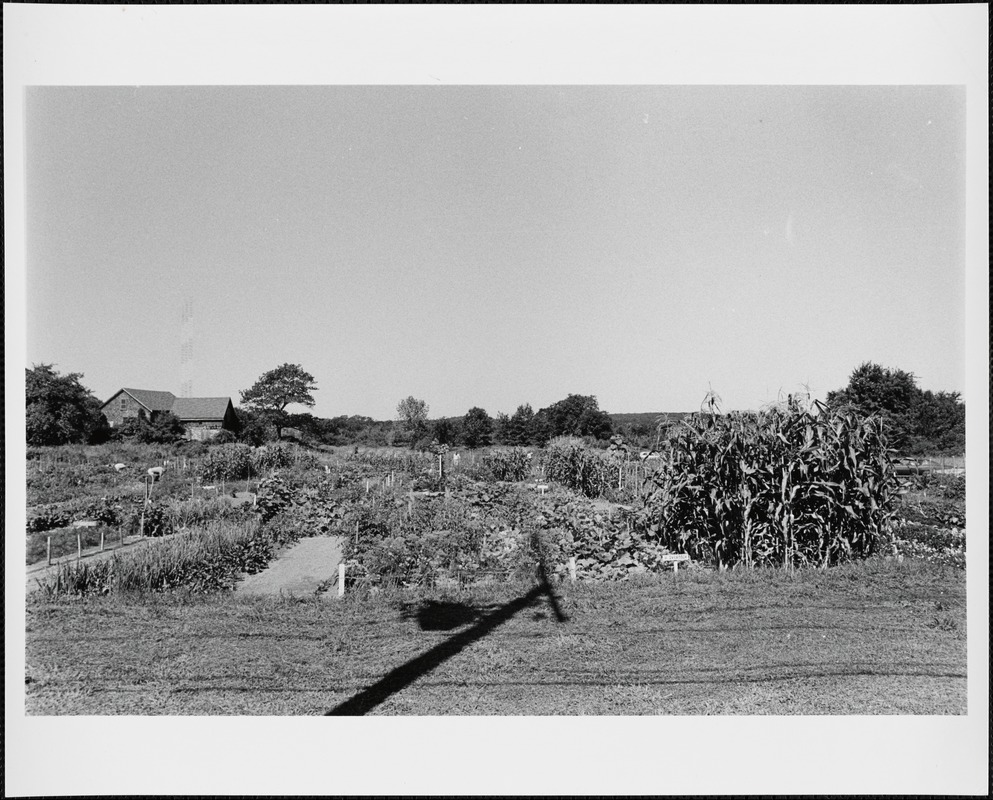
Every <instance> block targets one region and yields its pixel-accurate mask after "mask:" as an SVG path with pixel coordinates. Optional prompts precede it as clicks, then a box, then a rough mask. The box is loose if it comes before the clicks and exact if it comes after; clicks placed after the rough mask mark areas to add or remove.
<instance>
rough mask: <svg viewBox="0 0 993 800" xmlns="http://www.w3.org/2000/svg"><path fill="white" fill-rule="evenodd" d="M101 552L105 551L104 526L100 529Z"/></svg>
mask: <svg viewBox="0 0 993 800" xmlns="http://www.w3.org/2000/svg"><path fill="white" fill-rule="evenodd" d="M100 552H101V553H102V552H103V528H101V529H100Z"/></svg>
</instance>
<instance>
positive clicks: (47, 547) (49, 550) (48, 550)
mask: <svg viewBox="0 0 993 800" xmlns="http://www.w3.org/2000/svg"><path fill="white" fill-rule="evenodd" d="M45 556H46V558H47V559H48V563H49V564H51V563H52V537H51V536H49V537H48V544H47V545H45Z"/></svg>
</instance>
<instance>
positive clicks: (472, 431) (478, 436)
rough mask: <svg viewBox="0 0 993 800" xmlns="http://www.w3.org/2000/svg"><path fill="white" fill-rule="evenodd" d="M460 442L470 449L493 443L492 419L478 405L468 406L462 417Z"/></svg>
mask: <svg viewBox="0 0 993 800" xmlns="http://www.w3.org/2000/svg"><path fill="white" fill-rule="evenodd" d="M462 443H463V444H464V445H465V446H466V447H468V448H470V449H475V448H477V447H487V446H488V445H490V444H492V443H493V420H492V419H491V418H490V415H489V414H487V413H486V411H484V410H483V409H481V408H479V407H478V406H477V407H473V408H470V409H469V410H468V411H467V412H466V415H465V416H464V417H463V418H462Z"/></svg>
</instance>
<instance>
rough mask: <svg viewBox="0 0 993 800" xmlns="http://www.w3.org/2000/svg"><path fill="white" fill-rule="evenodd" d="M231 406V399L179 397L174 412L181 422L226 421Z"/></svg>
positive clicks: (172, 409)
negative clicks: (201, 420) (198, 420)
mask: <svg viewBox="0 0 993 800" xmlns="http://www.w3.org/2000/svg"><path fill="white" fill-rule="evenodd" d="M230 404H231V398H230V397H177V398H175V400H174V401H173V404H172V408H170V409H169V410H170V411H172V413H173V414H175V415H176V416H177V417H179V419H180V420H181V421H183V420H192V419H218V420H219V419H224V415H225V414H226V413H227V411H228V406H229V405H230Z"/></svg>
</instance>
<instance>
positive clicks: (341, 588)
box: [338, 561, 345, 597]
mask: <svg viewBox="0 0 993 800" xmlns="http://www.w3.org/2000/svg"><path fill="white" fill-rule="evenodd" d="M344 596H345V562H344V561H342V562H341V563H340V564H339V565H338V597H344Z"/></svg>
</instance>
